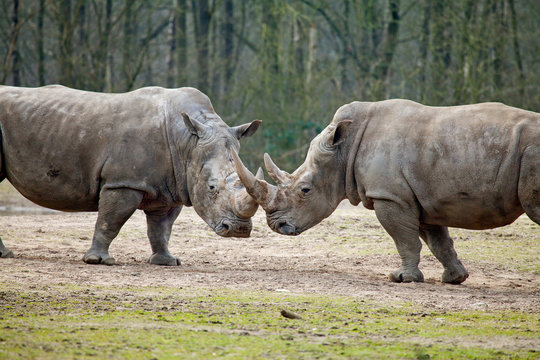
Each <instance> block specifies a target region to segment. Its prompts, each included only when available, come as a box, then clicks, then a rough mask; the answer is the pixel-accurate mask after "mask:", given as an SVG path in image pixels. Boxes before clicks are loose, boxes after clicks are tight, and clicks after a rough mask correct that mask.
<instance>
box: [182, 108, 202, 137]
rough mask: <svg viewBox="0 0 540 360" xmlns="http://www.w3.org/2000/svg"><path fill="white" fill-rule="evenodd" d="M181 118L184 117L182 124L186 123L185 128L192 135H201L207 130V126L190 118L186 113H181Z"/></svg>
mask: <svg viewBox="0 0 540 360" xmlns="http://www.w3.org/2000/svg"><path fill="white" fill-rule="evenodd" d="M182 118H184V124H185V125H186V128H187V129H188V130H189V132H190V133H192V134H193V135H195V136H198V137H202V136H203V134H204V133H205V132H206V131H208V126H206V125H204V124H203V123H201V122H199V121H197V120H195V119H192V118H190V117H189V115H188V114H186V113H182Z"/></svg>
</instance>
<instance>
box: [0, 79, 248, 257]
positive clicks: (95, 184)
mask: <svg viewBox="0 0 540 360" xmlns="http://www.w3.org/2000/svg"><path fill="white" fill-rule="evenodd" d="M182 113H186V114H187V116H186V119H184V118H183V116H182ZM190 118H191V119H192V120H190ZM191 122H192V123H191ZM187 124H189V125H190V129H189V130H188V129H187V128H186V125H187ZM252 125H253V123H252ZM252 125H245V126H242V127H237V128H229V127H228V126H227V125H226V124H225V123H224V122H223V121H222V120H221V119H220V118H219V116H218V115H217V114H216V113H215V112H214V109H213V108H212V105H211V103H210V100H209V99H208V97H207V96H206V95H204V94H203V93H201V92H200V91H198V90H196V89H193V88H181V89H162V88H157V87H151V88H143V89H139V90H136V91H133V92H130V93H124V94H102V93H93V92H86V91H79V90H73V89H69V88H66V87H63V86H58V85H53V86H46V87H42V88H15V87H7V86H1V87H0V131H1V136H2V143H1V152H2V154H1V155H2V156H1V159H2V160H1V161H2V163H1V167H0V169H1V170H0V171H1V174H0V176H1V179H2V180H3V179H5V178H7V179H8V180H9V181H10V182H11V183H12V184H13V186H14V187H15V188H16V189H17V190H18V191H20V192H21V194H23V195H24V196H25V197H26V198H28V199H30V200H31V201H33V202H35V203H36V204H39V205H42V206H45V207H48V208H52V209H57V210H63V211H98V219H97V222H96V226H95V233H94V237H93V241H92V247H91V248H90V250H89V251H88V252H87V253H86V255H85V257H84V260H85V261H86V262H87V263H105V264H113V263H114V258H112V257H111V256H110V255H109V253H108V248H109V245H110V243H111V241H112V240H113V238H114V237H115V236H116V235H117V234H118V232H119V230H120V228H121V227H122V225H123V224H124V223H125V221H126V220H127V219H128V218H129V217H130V216H131V215H132V214H133V212H134V211H135V210H136V209H142V210H144V211H145V213H146V215H147V223H148V237H149V240H150V244H151V247H152V251H153V255H152V257H151V258H150V259H149V261H150V262H151V263H154V264H160V265H177V264H179V260H178V259H177V258H175V257H173V256H171V254H170V253H169V250H168V241H169V237H170V233H171V227H172V224H173V222H174V220H175V219H176V217H177V216H178V214H179V213H180V210H181V208H182V206H183V205H186V206H191V205H193V206H194V208H195V210H196V211H197V213H198V214H199V215H200V216H201V217H202V218H203V219H204V220H205V221H206V222H207V223H208V224H209V225H210V226H211V227H212V228H213V229H214V230H215V231H216V232H217V233H219V234H220V235H223V236H248V235H249V232H250V231H251V221H250V220H249V218H241V217H239V216H237V214H235V212H234V209H233V203H234V198H235V193H234V191H236V192H238V191H241V190H242V189H241V188H242V187H241V186H239V184H238V181H237V176H236V174H235V173H234V166H233V165H232V164H231V160H230V152H231V151H238V149H239V143H238V139H239V138H240V137H242V136H243V135H246V133H248V134H247V135H250V134H251V133H253V132H254V131H255V130H256V127H258V123H257V124H255V126H252ZM246 129H251V130H252V131H247V130H246ZM209 183H211V185H212V186H211V188H212V189H211V190H209V189H208V187H209V186H208V184H209ZM244 192H245V190H244ZM236 195H237V196H236V197H237V198H239V196H238V194H236ZM240 198H241V196H240ZM0 255H1V256H2V257H9V256H13V254H12V253H11V252H10V251H9V250H8V249H7V248H6V247H5V246H4V245H3V243H2V242H1V240H0Z"/></svg>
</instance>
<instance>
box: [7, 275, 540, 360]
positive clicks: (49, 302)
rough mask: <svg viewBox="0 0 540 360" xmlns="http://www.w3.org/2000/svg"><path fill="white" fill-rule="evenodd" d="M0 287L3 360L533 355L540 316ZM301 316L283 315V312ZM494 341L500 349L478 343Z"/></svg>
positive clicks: (348, 302) (236, 294) (346, 300)
mask: <svg viewBox="0 0 540 360" xmlns="http://www.w3.org/2000/svg"><path fill="white" fill-rule="evenodd" d="M116 292H117V289H113V288H109V287H101V288H97V289H96V288H94V289H92V290H89V289H84V288H75V287H73V286H70V285H58V286H53V287H45V288H37V289H30V290H27V291H21V289H16V288H4V289H3V290H2V291H1V292H0V301H1V303H2V304H3V309H2V312H1V315H0V330H1V331H0V358H2V359H17V358H41V359H59V358H96V357H99V358H127V359H172V358H178V357H182V358H183V357H185V358H197V359H201V358H212V357H225V358H232V359H245V358H250V359H258V358H269V359H276V358H305V359H312V358H330V359H331V358H378V359H400V358H411V359H461V358H475V359H518V358H523V359H538V358H539V356H540V353H539V352H537V351H538V350H539V349H538V337H539V335H540V314H538V313H533V314H531V313H523V312H520V311H484V310H478V311H453V312H447V311H433V310H427V309H424V308H422V307H418V306H415V305H413V304H397V305H396V306H392V307H389V306H380V305H378V304H375V303H370V302H366V301H363V300H361V299H354V298H350V297H338V296H331V297H330V296H318V295H305V294H304V295H300V294H292V293H269V292H259V291H253V292H251V291H234V290H230V289H213V290H198V291H193V290H190V289H186V290H184V289H178V290H173V289H170V288H155V287H151V288H146V287H145V288H133V289H123V290H122V292H121V293H119V294H118V293H117V294H116V295H113V294H115V293H116ZM283 309H285V310H288V311H292V312H293V313H295V314H297V315H299V316H301V319H289V318H285V317H284V316H282V315H281V314H280V311H281V310H283ZM493 339H496V341H497V342H498V344H497V345H496V346H488V347H486V346H485V344H483V342H486V341H491V342H492V341H493Z"/></svg>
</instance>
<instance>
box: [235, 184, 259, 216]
mask: <svg viewBox="0 0 540 360" xmlns="http://www.w3.org/2000/svg"><path fill="white" fill-rule="evenodd" d="M258 208H259V204H258V203H257V202H256V201H255V200H254V199H253V198H252V197H251V195H249V193H248V192H247V191H246V189H245V188H242V189H241V190H238V192H237V193H236V195H235V197H234V212H235V214H236V215H237V216H238V217H241V218H243V219H249V218H250V217H252V216H253V215H255V213H256V212H257V209H258Z"/></svg>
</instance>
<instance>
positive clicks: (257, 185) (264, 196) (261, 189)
mask: <svg viewBox="0 0 540 360" xmlns="http://www.w3.org/2000/svg"><path fill="white" fill-rule="evenodd" d="M232 158H233V161H234V165H235V166H236V173H237V174H238V177H239V178H240V181H242V184H244V186H245V188H246V190H247V192H248V193H249V195H251V197H252V198H253V199H254V200H255V201H256V202H257V203H259V204H260V205H261V206H262V207H265V206H266V204H268V202H269V201H270V195H269V194H270V192H271V190H272V187H273V186H272V185H270V184H268V183H267V182H266V181H265V180H264V176H263V174H262V169H260V171H257V177H256V176H255V175H253V173H252V172H251V171H249V170H248V168H246V167H245V166H244V164H243V163H242V160H240V158H239V157H238V154H236V152H235V151H233V152H232ZM258 177H260V178H258Z"/></svg>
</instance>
